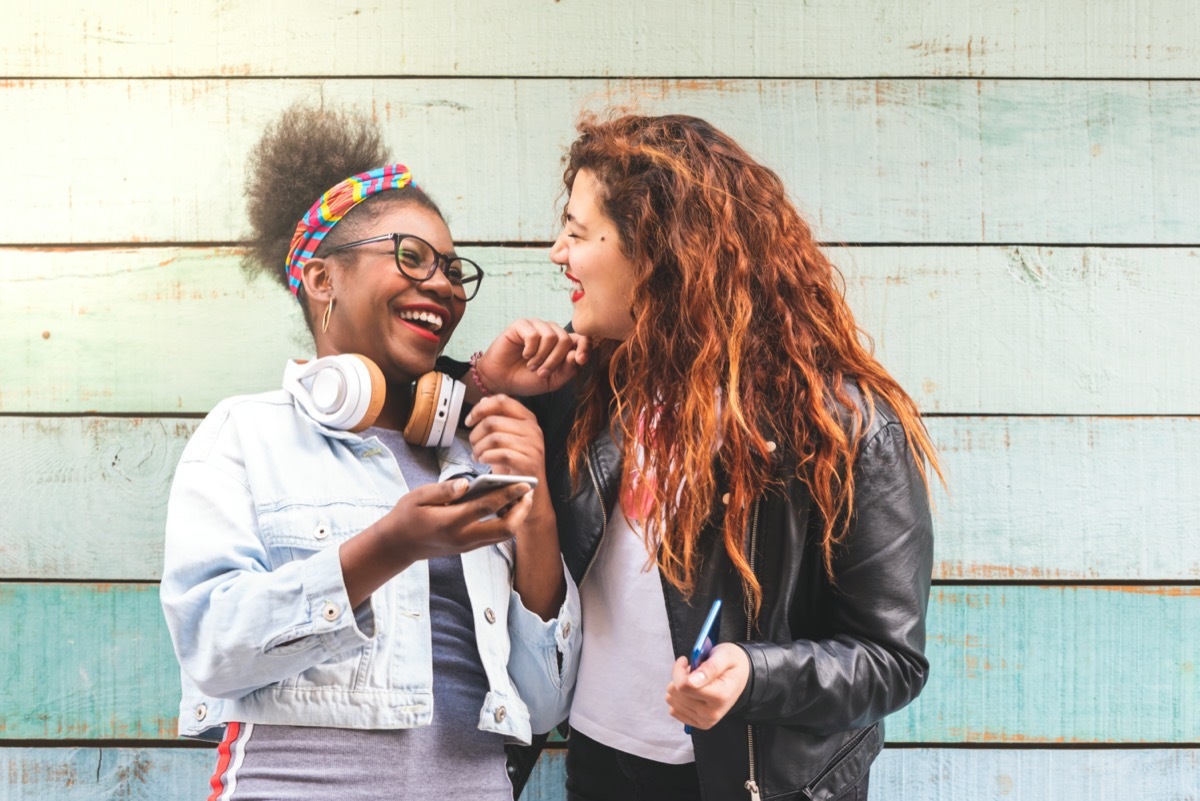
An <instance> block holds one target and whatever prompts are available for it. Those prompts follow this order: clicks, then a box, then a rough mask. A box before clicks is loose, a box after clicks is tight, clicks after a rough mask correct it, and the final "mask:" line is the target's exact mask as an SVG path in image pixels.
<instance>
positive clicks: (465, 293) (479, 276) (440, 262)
mask: <svg viewBox="0 0 1200 801" xmlns="http://www.w3.org/2000/svg"><path fill="white" fill-rule="evenodd" d="M405 239H415V240H417V241H418V242H420V243H421V244H422V245H424V246H425V247H427V248H429V252H430V253H432V254H433V264H432V265H430V267H429V269H428V270H427V271H426V272H425V274H424V275H420V274H418V275H414V274H413V273H411V272H409V270H407V269H405V267H404V262H403V260H401V258H400V243H401V242H403V241H404V240H405ZM389 240H390V241H391V243H392V255H393V256H394V257H395V259H396V269H397V270H399V271H400V272H401V274H403V275H404V276H405V277H406V278H410V279H412V280H413V281H416V282H417V283H421V282H423V281H428V280H429V279H430V278H433V274H434V273H436V272H437V271H438V270H439V269H440V270H441V271H442V275H444V276H446V279H447V280H448V281H450V284H451V285H452V286H454V287H455V289H456V290H460V291H461V292H462V295H461V297H459V300H462V301H468V300H471V299H472V298H474V297H475V296H476V295H478V294H479V287H480V286H481V285H482V284H483V268H482V267H480V266H479V264H478V263H477V262H475V261H473V260H471V259H468V258H464V257H463V256H447V255H446V254H444V253H442V252H440V251H439V250H438V249H437V248H435V247H434V246H433V245H431V244H429V243H428V242H426V241H425V240H424V239H422V238H421V237H419V236H417V235H416V234H383V235H382V236H373V237H371V238H370V239H360V240H358V241H357V242H347V243H346V244H344V245H338V246H337V247H335V248H333V249H331V250H327V251H325V253H323V254H322V255H323V256H332V255H333V254H334V253H337V252H338V251H341V250H348V249H349V248H356V247H358V246H359V245H371V244H374V243H376V242H387V241H389ZM454 262H460V263H461V264H469V265H471V266H472V267H474V268H475V270H476V274H475V275H473V276H470V277H469V278H467V279H466V280H464V281H459V282H458V283H457V284H456V283H454V281H453V280H452V279H451V278H450V266H451V265H452V264H453V263H454ZM455 294H456V295H457V292H456V293H455Z"/></svg>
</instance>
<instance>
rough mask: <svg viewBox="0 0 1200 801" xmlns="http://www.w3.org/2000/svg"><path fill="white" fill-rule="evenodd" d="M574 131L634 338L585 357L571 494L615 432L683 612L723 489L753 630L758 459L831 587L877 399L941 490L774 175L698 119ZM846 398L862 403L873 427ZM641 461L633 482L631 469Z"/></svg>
mask: <svg viewBox="0 0 1200 801" xmlns="http://www.w3.org/2000/svg"><path fill="white" fill-rule="evenodd" d="M578 130H579V133H580V136H579V138H578V139H576V141H575V142H574V144H572V145H571V149H570V151H569V153H568V155H567V159H566V161H567V167H566V170H565V172H564V176H563V178H564V181H565V183H566V187H567V189H568V191H570V189H571V188H572V186H573V184H574V180H575V176H577V175H578V174H579V172H580V171H581V170H588V171H589V172H590V173H591V174H592V175H593V176H594V177H595V178H596V179H597V184H598V186H599V189H598V192H599V194H600V197H599V198H598V200H599V202H600V208H601V210H602V211H603V212H604V213H605V214H606V215H607V216H608V217H609V218H611V219H612V220H613V222H614V223H615V224H616V228H617V231H618V234H619V236H620V239H621V248H622V250H623V252H624V254H625V255H626V256H627V257H628V258H629V259H630V260H631V261H632V262H633V263H634V265H635V283H634V287H633V291H632V298H633V308H632V314H633V318H634V327H633V332H632V334H631V335H630V336H629V337H628V338H627V339H626V340H625V341H623V342H614V341H603V342H598V343H596V344H595V350H594V352H593V356H592V365H593V366H592V370H591V371H590V372H589V374H588V377H587V378H585V379H584V381H583V384H582V386H581V388H580V395H579V409H578V414H577V417H576V421H575V425H574V427H573V429H572V431H571V435H570V439H569V442H568V453H569V460H570V469H571V473H572V475H573V476H574V477H575V480H576V481H578V480H579V476H580V470H581V469H582V468H583V465H584V464H585V459H586V455H587V449H588V444H589V443H590V442H591V441H592V440H593V439H594V438H595V437H596V436H597V435H598V434H599V433H600V432H601V431H602V430H603V429H604V427H605V426H610V425H611V426H612V430H613V433H614V434H615V435H617V436H618V438H619V439H620V442H621V446H620V447H621V452H622V464H623V465H624V466H625V468H624V469H625V478H624V482H623V483H624V487H625V490H626V492H628V491H629V489H630V486H631V484H636V485H638V486H636V487H635V488H634V489H635V491H636V492H638V493H640V494H641V495H642V498H641V501H642V504H643V505H642V508H641V514H640V515H639V517H640V518H641V521H642V524H643V529H644V531H645V535H646V541H647V544H648V545H650V544H652V543H658V551H657V553H658V556H657V560H658V566H659V569H660V570H661V571H662V573H663V575H664V576H666V578H667V580H668V581H670V582H671V584H673V585H674V586H675V587H676V588H678V589H679V590H681V591H682V592H683V593H684V594H685V595H689V596H690V593H691V590H692V588H693V587H694V583H695V577H696V573H697V570H698V567H699V566H698V558H697V553H698V549H697V541H698V538H699V534H700V532H701V529H702V527H703V526H704V523H705V521H706V520H707V519H708V518H709V517H710V516H711V514H712V511H713V500H714V498H715V495H716V491H717V485H718V481H719V480H720V479H719V474H723V475H724V476H725V477H726V478H725V481H727V490H728V492H729V502H728V504H727V505H726V506H725V507H724V510H725V517H724V547H725V550H726V551H727V553H728V554H729V558H730V559H731V560H732V562H733V565H734V566H735V567H736V569H737V571H738V572H739V574H740V575H741V578H742V584H743V587H744V590H745V595H746V600H747V604H748V606H749V607H750V608H751V609H752V610H753V611H754V613H755V614H757V611H758V609H759V606H760V603H761V595H762V592H761V586H760V584H759V582H758V580H757V579H756V578H755V576H754V573H753V571H752V570H751V569H750V564H749V561H748V559H747V555H746V543H745V537H746V531H747V526H748V523H749V522H750V521H749V517H750V514H751V510H752V507H753V506H754V503H755V500H756V499H757V498H758V497H760V496H761V495H762V494H763V493H764V492H766V491H768V490H769V489H771V488H772V487H773V486H774V487H778V486H779V485H780V484H781V483H782V480H783V479H782V478H781V477H779V476H777V475H776V469H775V468H773V466H772V455H771V452H770V450H772V449H773V448H771V446H770V445H769V444H768V443H772V442H774V443H778V447H780V448H782V449H783V450H784V452H785V453H787V454H789V455H790V456H791V457H794V459H795V468H796V476H797V478H798V479H799V480H801V481H803V482H804V483H805V484H806V485H807V487H808V489H809V490H810V492H811V494H812V497H813V500H814V502H815V504H816V506H817V508H818V510H819V512H820V516H821V520H822V526H823V529H822V533H821V540H820V546H821V550H822V554H823V557H824V564H825V570H826V573H827V574H828V575H829V576H830V578H831V580H834V581H836V576H834V575H833V554H834V549H835V548H836V546H837V545H838V543H839V542H840V541H841V539H842V538H843V537H844V536H845V534H846V531H847V529H848V527H849V523H850V510H851V509H853V504H854V473H853V468H854V463H855V457H856V453H857V450H858V447H859V444H860V439H861V437H862V432H863V431H865V430H866V427H867V425H868V424H869V422H870V419H869V418H870V416H871V415H873V414H874V413H875V402H876V401H878V400H883V401H884V402H886V403H887V405H888V406H890V407H891V408H892V409H893V410H895V413H896V415H897V416H898V418H899V420H900V422H901V423H902V425H903V427H904V431H905V435H906V438H907V440H908V444H909V449H910V451H911V452H912V454H913V458H914V459H915V460H917V462H918V464H920V465H921V466H922V475H923V476H924V475H925V471H924V466H925V465H926V464H928V465H930V466H932V467H933V469H934V470H935V471H937V474H938V476H939V477H941V471H940V469H939V468H938V465H937V458H936V453H935V451H934V447H933V445H932V443H931V442H930V440H929V436H928V434H927V432H926V430H925V427H924V425H923V424H922V422H921V418H920V414H919V412H918V411H917V407H916V404H915V403H914V402H913V401H912V399H911V398H910V397H909V396H908V395H907V394H906V393H905V392H904V390H903V389H901V387H900V385H899V384H898V383H896V381H895V380H894V379H893V378H892V377H891V376H890V375H889V374H888V373H887V371H886V370H884V368H883V367H882V365H880V363H879V362H878V361H876V359H875V358H874V356H873V355H872V354H871V352H870V350H869V349H868V347H867V346H865V345H864V344H863V339H864V337H862V336H861V332H860V330H859V328H858V326H857V324H856V323H855V320H854V316H853V315H852V314H851V312H850V308H849V306H847V304H846V301H845V298H844V296H843V294H844V281H843V279H842V276H841V274H840V273H839V272H838V270H837V268H836V267H834V266H833V264H831V263H830V261H829V260H828V259H827V258H826V256H825V254H824V253H823V252H822V251H821V249H820V248H819V247H818V245H817V242H816V241H815V240H814V239H813V235H812V232H811V230H810V228H809V226H808V225H807V224H806V223H805V222H804V220H803V219H801V217H800V214H799V212H797V210H796V208H795V207H794V206H793V205H792V203H791V202H790V201H789V200H788V197H787V194H786V192H785V190H784V186H783V183H782V181H780V179H779V177H778V176H777V175H776V174H775V173H774V172H772V171H771V170H769V169H767V168H766V167H764V166H762V165H761V164H758V163H757V162H755V161H754V159H753V158H751V157H750V155H749V154H748V153H746V151H745V150H743V149H742V148H741V147H740V146H739V145H738V144H737V143H736V142H734V141H733V140H732V139H730V138H729V137H728V136H726V135H725V134H723V133H722V132H721V131H718V130H717V129H716V128H714V127H713V126H712V125H710V124H709V123H707V122H705V121H704V120H701V119H697V118H695V117H688V116H681V115H670V116H662V117H646V116H637V115H626V116H620V117H616V118H613V119H608V120H604V119H600V118H597V117H595V116H587V117H584V118H583V119H582V120H581V122H580V123H579V125H578ZM847 383H849V384H852V385H856V386H857V387H858V389H859V390H860V391H861V392H862V395H863V396H864V398H865V399H866V402H867V408H868V415H867V417H868V419H866V420H864V419H863V415H862V413H861V412H860V411H859V410H858V406H857V405H856V404H855V403H853V402H852V400H851V398H850V397H849V394H848V393H847V391H846V388H845V387H846V385H847ZM846 421H849V425H847V424H846ZM716 443H720V448H719V450H717V449H716ZM639 447H640V448H642V449H644V451H643V455H642V457H641V459H640V460H639V458H638V449H639ZM714 452H715V453H714ZM714 455H715V457H716V463H714ZM639 461H640V463H641V464H642V467H641V468H640V473H641V476H640V477H639V476H635V469H634V468H633V467H631V466H636V465H638V464H639ZM648 473H649V474H651V475H647V474H648ZM655 473H657V474H658V475H660V476H663V480H655V478H654V475H653V474H655ZM642 479H645V480H642ZM926 485H927V488H928V478H926ZM623 497H624V496H623Z"/></svg>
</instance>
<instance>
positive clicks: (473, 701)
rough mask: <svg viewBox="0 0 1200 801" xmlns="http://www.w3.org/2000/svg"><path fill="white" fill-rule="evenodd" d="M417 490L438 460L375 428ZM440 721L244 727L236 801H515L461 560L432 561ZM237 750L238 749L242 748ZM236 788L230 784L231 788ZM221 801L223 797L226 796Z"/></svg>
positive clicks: (436, 716) (431, 478)
mask: <svg viewBox="0 0 1200 801" xmlns="http://www.w3.org/2000/svg"><path fill="white" fill-rule="evenodd" d="M371 435H374V436H376V437H378V438H379V439H380V441H382V442H383V444H384V445H386V446H387V447H388V449H389V450H391V452H392V453H393V454H394V455H395V457H396V462H397V463H398V464H399V466H400V472H401V474H402V475H403V476H404V480H405V482H406V483H407V484H408V486H409V487H419V486H423V485H425V484H430V483H433V482H435V481H437V478H438V463H437V454H436V453H435V452H434V451H433V450H432V449H429V448H417V447H414V446H411V445H409V444H408V443H406V442H405V441H404V439H403V437H402V436H401V435H400V433H399V432H396V431H388V430H385V429H381V428H371V429H368V430H367V431H366V432H364V436H366V437H369V436H371ZM429 614H430V625H431V627H432V634H433V722H432V723H431V724H430V725H429V726H422V727H419V728H415V729H395V730H390V729H386V730H374V729H372V730H364V729H331V728H317V727H313V728H309V727H302V726H267V725H263V724H257V725H254V726H244V727H242V728H243V734H242V735H241V736H239V738H238V739H239V741H240V745H241V746H242V747H241V749H240V750H241V752H242V754H243V756H242V761H241V764H240V765H239V766H238V767H237V772H236V786H235V789H234V792H233V794H232V795H231V796H229V797H230V798H231V799H233V800H234V801H250V799H262V800H263V801H302V800H304V801H306V800H307V799H328V798H337V799H339V801H373V800H374V799H407V798H412V799H438V798H455V799H458V798H471V799H482V800H483V801H512V784H511V783H510V782H509V779H508V774H507V772H506V770H505V754H504V741H503V739H502V738H501V737H500V736H499V735H497V734H493V733H490V732H484V731H480V730H479V728H478V725H479V709H480V707H481V706H482V705H483V699H484V696H485V695H486V694H487V686H488V685H487V675H486V674H485V673H484V670H483V663H482V661H480V658H479V650H478V649H477V648H476V645H475V626H474V622H473V620H472V617H471V603H470V599H469V598H468V597H467V585H466V581H465V580H464V578H463V570H462V560H461V559H460V558H459V557H457V556H447V557H440V558H437V559H431V560H429ZM234 749H235V750H236V749H237V746H234ZM227 783H228V782H227ZM222 798H225V797H224V796H222Z"/></svg>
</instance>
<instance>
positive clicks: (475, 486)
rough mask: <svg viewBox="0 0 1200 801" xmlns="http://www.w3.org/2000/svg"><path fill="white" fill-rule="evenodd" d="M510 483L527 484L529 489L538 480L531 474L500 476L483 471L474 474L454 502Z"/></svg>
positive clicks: (534, 485) (483, 493)
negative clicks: (465, 488) (481, 473)
mask: <svg viewBox="0 0 1200 801" xmlns="http://www.w3.org/2000/svg"><path fill="white" fill-rule="evenodd" d="M510 484H528V485H529V488H530V489H533V488H534V487H536V486H537V485H538V480H537V479H536V478H534V477H533V476H502V475H499V474H497V473H484V474H483V475H481V476H475V477H474V478H473V479H471V483H470V484H468V485H467V491H466V493H465V494H464V495H463V496H462V497H461V498H459V499H458V500H457V501H455V503H462V502H463V501H469V500H471V499H473V498H478V497H479V496H480V495H485V494H487V493H489V492H491V491H492V490H494V489H500V488H501V487H507V486H509V485H510Z"/></svg>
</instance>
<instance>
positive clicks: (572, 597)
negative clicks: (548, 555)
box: [508, 565, 583, 654]
mask: <svg viewBox="0 0 1200 801" xmlns="http://www.w3.org/2000/svg"><path fill="white" fill-rule="evenodd" d="M563 577H564V579H565V580H566V583H567V595H566V598H564V599H563V602H562V606H560V607H559V608H558V615H557V616H556V617H554V618H551V619H550V620H542V618H541V617H540V616H539V615H537V614H536V613H534V612H531V611H529V610H528V609H526V608H525V603H524V602H523V601H522V600H521V595H520V594H519V593H518V592H517V591H516V590H513V591H512V593H511V595H510V597H509V604H508V630H509V633H510V634H511V635H512V636H514V637H519V638H520V639H521V640H522V641H524V642H525V643H527V644H529V645H531V646H533V647H535V648H555V649H556V650H558V652H559V653H562V654H568V653H570V652H571V651H572V650H574V649H575V647H576V646H577V644H578V643H579V638H580V637H582V636H583V632H582V631H581V630H580V628H579V618H580V604H579V590H578V589H576V587H575V582H574V581H572V580H571V575H570V573H568V572H567V570H566V566H565V565H564V566H563Z"/></svg>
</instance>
